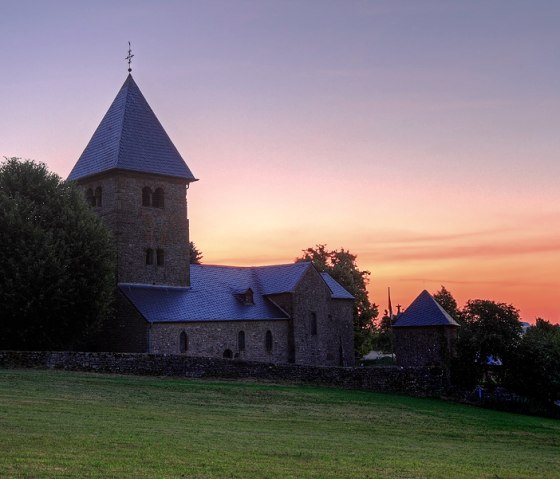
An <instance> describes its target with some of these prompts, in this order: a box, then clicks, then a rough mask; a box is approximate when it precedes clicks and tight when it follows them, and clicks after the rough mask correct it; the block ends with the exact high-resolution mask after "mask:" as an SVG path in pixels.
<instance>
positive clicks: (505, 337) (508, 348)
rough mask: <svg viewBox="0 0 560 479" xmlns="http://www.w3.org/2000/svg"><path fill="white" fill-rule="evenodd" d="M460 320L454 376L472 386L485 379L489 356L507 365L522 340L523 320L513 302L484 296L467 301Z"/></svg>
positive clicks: (460, 381) (458, 380)
mask: <svg viewBox="0 0 560 479" xmlns="http://www.w3.org/2000/svg"><path fill="white" fill-rule="evenodd" d="M461 320H462V327H461V328H460V330H459V340H458V342H457V352H458V358H457V362H456V364H455V374H454V376H455V379H456V380H457V382H459V383H463V384H464V385H472V384H474V383H476V382H479V381H480V380H482V379H483V376H484V373H485V372H486V371H487V369H488V368H487V363H488V358H489V357H490V356H492V357H494V358H495V359H499V360H500V361H501V362H502V364H503V365H504V366H507V364H508V363H509V362H510V360H511V357H512V354H513V352H514V351H515V348H516V347H517V345H518V343H519V340H520V339H521V332H522V327H521V321H520V319H519V311H518V310H517V309H516V308H515V307H514V306H512V305H511V304H505V303H496V302H494V301H489V300H483V299H475V300H469V301H467V304H466V305H465V307H464V308H463V310H462V312H461Z"/></svg>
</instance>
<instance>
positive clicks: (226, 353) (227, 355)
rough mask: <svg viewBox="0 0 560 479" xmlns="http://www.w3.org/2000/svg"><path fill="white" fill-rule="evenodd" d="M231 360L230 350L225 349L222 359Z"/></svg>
mask: <svg viewBox="0 0 560 479" xmlns="http://www.w3.org/2000/svg"><path fill="white" fill-rule="evenodd" d="M231 358H233V353H232V352H231V349H226V350H225V351H224V359H231Z"/></svg>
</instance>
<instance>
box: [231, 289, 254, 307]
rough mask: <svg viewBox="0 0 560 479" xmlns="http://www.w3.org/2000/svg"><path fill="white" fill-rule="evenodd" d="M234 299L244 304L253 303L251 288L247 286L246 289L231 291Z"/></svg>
mask: <svg viewBox="0 0 560 479" xmlns="http://www.w3.org/2000/svg"><path fill="white" fill-rule="evenodd" d="M233 295H234V296H235V299H237V301H239V302H240V303H241V304H242V305H244V306H251V305H253V304H255V301H254V300H253V290H252V289H251V288H247V289H246V290H241V291H236V292H235V293H233Z"/></svg>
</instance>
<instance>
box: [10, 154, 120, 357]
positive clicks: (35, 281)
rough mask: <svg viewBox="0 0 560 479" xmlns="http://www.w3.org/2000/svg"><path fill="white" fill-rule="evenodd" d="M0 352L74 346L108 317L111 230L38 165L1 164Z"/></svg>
mask: <svg viewBox="0 0 560 479" xmlns="http://www.w3.org/2000/svg"><path fill="white" fill-rule="evenodd" d="M0 257H1V258H2V268H1V269H2V274H0V304H2V314H1V315H0V349H72V348H77V347H83V345H84V344H85V341H86V340H87V338H88V337H89V336H90V335H91V334H92V333H93V332H94V331H95V330H96V328H97V327H98V326H100V324H101V322H102V321H103V320H104V319H105V318H106V317H107V316H108V315H109V313H110V311H111V303H112V299H113V293H114V288H115V280H114V272H115V267H116V266H115V260H114V248H113V241H112V238H111V235H110V233H109V231H108V230H107V229H106V228H105V227H104V225H103V224H102V223H101V221H100V220H99V218H98V217H97V216H96V215H95V213H93V212H92V211H91V210H90V208H89V207H88V206H87V205H86V203H85V201H84V199H83V197H82V194H81V193H80V192H79V191H78V190H77V189H76V188H75V187H74V185H73V184H70V183H67V182H64V181H62V180H61V179H60V177H58V176H57V175H55V174H53V173H49V171H48V170H47V168H46V166H45V165H44V164H42V163H35V162H33V161H21V160H19V159H17V158H10V159H6V161H5V162H4V163H3V164H2V165H0Z"/></svg>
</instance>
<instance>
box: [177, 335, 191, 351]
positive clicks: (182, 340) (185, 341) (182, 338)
mask: <svg viewBox="0 0 560 479" xmlns="http://www.w3.org/2000/svg"><path fill="white" fill-rule="evenodd" d="M188 350H189V337H188V336H187V333H185V331H181V334H180V335H179V351H180V352H181V353H186V352H187V351H188Z"/></svg>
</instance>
